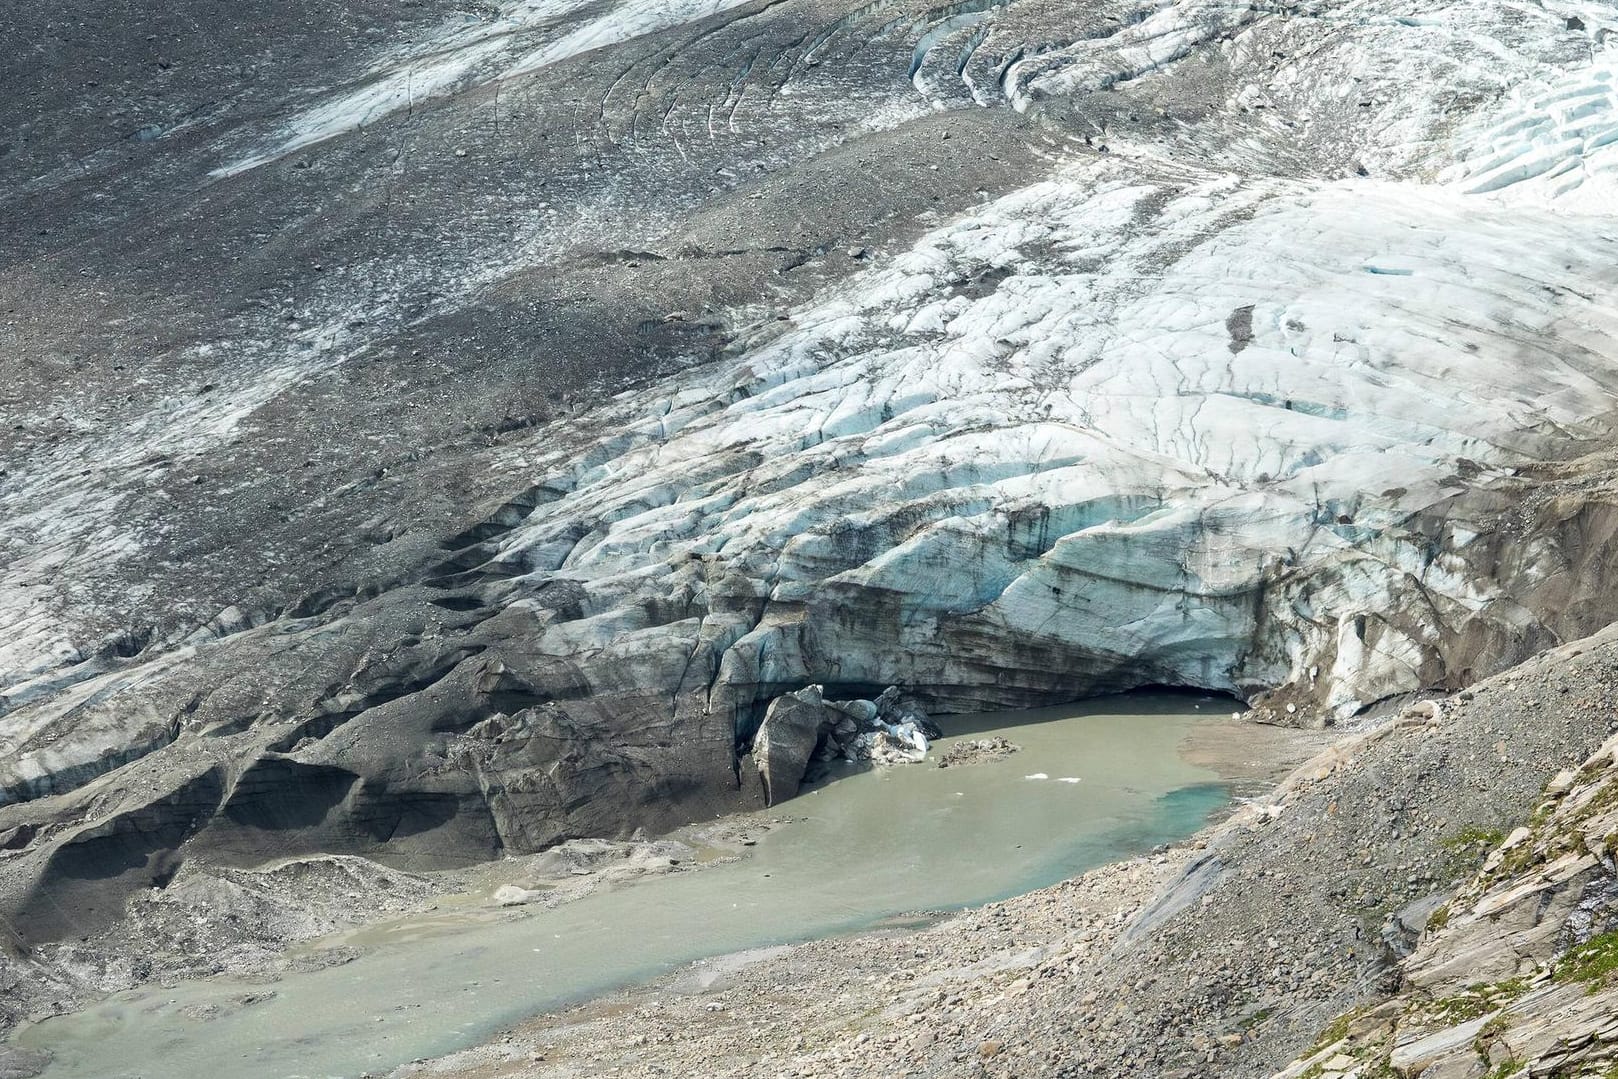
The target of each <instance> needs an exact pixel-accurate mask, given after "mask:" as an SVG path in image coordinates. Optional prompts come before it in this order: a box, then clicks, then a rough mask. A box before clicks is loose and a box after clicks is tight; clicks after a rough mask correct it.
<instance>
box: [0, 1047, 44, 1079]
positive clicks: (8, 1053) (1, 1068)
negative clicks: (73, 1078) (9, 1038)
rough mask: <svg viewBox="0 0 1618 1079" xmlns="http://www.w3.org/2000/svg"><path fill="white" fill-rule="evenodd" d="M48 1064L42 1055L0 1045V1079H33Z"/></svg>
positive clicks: (29, 1050) (32, 1051)
mask: <svg viewBox="0 0 1618 1079" xmlns="http://www.w3.org/2000/svg"><path fill="white" fill-rule="evenodd" d="M49 1063H50V1057H48V1056H46V1055H45V1054H44V1053H40V1052H36V1051H35V1050H32V1049H18V1048H16V1047H14V1046H9V1045H0V1079H33V1077H34V1076H36V1075H39V1074H40V1073H41V1072H43V1071H44V1070H45V1066H46V1065H47V1064H49Z"/></svg>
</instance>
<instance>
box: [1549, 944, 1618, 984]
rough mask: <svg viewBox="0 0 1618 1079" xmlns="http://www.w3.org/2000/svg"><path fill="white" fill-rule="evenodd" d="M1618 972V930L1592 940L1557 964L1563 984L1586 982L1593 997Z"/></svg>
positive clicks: (1557, 972) (1555, 973) (1559, 978)
mask: <svg viewBox="0 0 1618 1079" xmlns="http://www.w3.org/2000/svg"><path fill="white" fill-rule="evenodd" d="M1614 972H1618V929H1614V930H1611V931H1609V932H1606V933H1602V934H1601V935H1600V936H1596V937H1591V938H1590V939H1589V940H1587V941H1585V942H1584V943H1583V944H1580V945H1579V946H1578V947H1577V948H1571V949H1569V950H1568V953H1567V954H1566V955H1564V956H1562V958H1560V959H1558V960H1557V961H1556V967H1555V969H1554V971H1553V977H1555V979H1556V980H1557V981H1559V982H1586V983H1588V984H1589V986H1590V991H1591V992H1592V993H1593V992H1595V991H1596V989H1597V988H1599V987H1600V986H1601V985H1603V984H1604V983H1606V981H1607V980H1608V979H1609V978H1611V977H1612V976H1613V974H1614Z"/></svg>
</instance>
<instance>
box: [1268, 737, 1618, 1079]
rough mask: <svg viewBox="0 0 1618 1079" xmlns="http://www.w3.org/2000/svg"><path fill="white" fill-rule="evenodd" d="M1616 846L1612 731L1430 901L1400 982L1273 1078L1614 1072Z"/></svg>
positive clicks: (1617, 796)
mask: <svg viewBox="0 0 1618 1079" xmlns="http://www.w3.org/2000/svg"><path fill="white" fill-rule="evenodd" d="M1496 838H1497V839H1498V836H1496ZM1615 854H1618V737H1615V738H1612V739H1609V740H1608V741H1607V742H1606V743H1604V744H1603V745H1602V746H1601V747H1600V748H1599V749H1597V750H1596V751H1595V753H1593V754H1591V755H1590V757H1589V758H1588V759H1586V760H1585V761H1584V762H1583V763H1582V764H1581V765H1580V766H1579V767H1578V768H1577V769H1564V770H1562V771H1560V772H1558V773H1557V774H1556V775H1555V776H1554V777H1552V779H1551V781H1550V782H1549V783H1548V784H1547V785H1546V787H1545V790H1544V795H1543V798H1542V800H1541V801H1540V802H1539V804H1538V805H1537V806H1536V807H1535V809H1534V812H1533V815H1532V816H1531V817H1530V818H1529V822H1528V823H1527V824H1525V825H1519V826H1517V827H1516V828H1514V829H1513V830H1512V831H1511V833H1510V834H1509V835H1507V836H1506V837H1505V838H1504V840H1500V841H1498V843H1497V845H1496V846H1495V847H1494V849H1493V850H1492V851H1491V852H1490V853H1489V854H1488V856H1487V857H1486V858H1485V860H1484V862H1483V865H1482V867H1481V868H1480V869H1479V870H1478V871H1477V873H1476V874H1475V875H1474V876H1473V877H1471V879H1469V880H1466V881H1463V882H1462V883H1461V884H1460V886H1459V887H1458V888H1456V889H1455V891H1454V893H1453V894H1452V895H1450V896H1448V897H1447V901H1446V902H1445V903H1444V904H1443V905H1441V906H1438V907H1436V908H1435V909H1433V910H1432V912H1431V914H1430V915H1429V916H1428V918H1427V921H1426V931H1425V933H1424V935H1423V936H1422V938H1421V940H1420V942H1419V944H1418V946H1417V947H1416V949H1415V950H1414V952H1412V953H1411V954H1409V955H1408V956H1407V957H1405V958H1404V960H1403V961H1402V963H1401V964H1400V967H1399V971H1398V973H1399V978H1400V991H1399V992H1398V993H1397V994H1396V995H1395V996H1393V997H1392V998H1391V999H1390V1000H1388V1001H1385V1002H1383V1003H1381V1004H1379V1005H1377V1006H1376V1007H1375V1008H1374V1009H1369V1010H1366V1011H1363V1012H1361V1013H1348V1014H1347V1015H1345V1016H1344V1017H1343V1018H1342V1019H1340V1020H1339V1021H1338V1022H1337V1023H1334V1024H1333V1025H1332V1026H1331V1027H1330V1028H1328V1033H1327V1034H1326V1035H1323V1036H1322V1038H1321V1041H1322V1042H1324V1043H1326V1044H1324V1045H1321V1046H1320V1047H1319V1048H1317V1050H1316V1051H1315V1052H1313V1053H1312V1054H1310V1055H1308V1056H1305V1057H1301V1058H1299V1059H1298V1060H1296V1061H1294V1062H1293V1063H1292V1064H1291V1065H1290V1066H1289V1067H1288V1068H1287V1069H1286V1070H1284V1071H1282V1072H1280V1073H1278V1077H1277V1079H1302V1077H1305V1076H1309V1077H1311V1079H1313V1077H1314V1076H1325V1075H1333V1074H1336V1075H1338V1076H1341V1077H1342V1079H1352V1077H1363V1079H1371V1077H1373V1076H1380V1075H1384V1074H1387V1073H1388V1071H1390V1070H1391V1072H1392V1073H1393V1074H1395V1075H1398V1076H1416V1075H1423V1076H1428V1077H1443V1079H1481V1077H1483V1076H1489V1077H1490V1079H1505V1077H1506V1076H1524V1077H1539V1076H1607V1075H1611V1074H1612V1073H1613V1072H1614V1071H1618V864H1615V862H1614V856H1615Z"/></svg>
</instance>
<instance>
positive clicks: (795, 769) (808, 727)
mask: <svg viewBox="0 0 1618 1079" xmlns="http://www.w3.org/2000/svg"><path fill="white" fill-rule="evenodd" d="M840 718H841V716H840V715H839V714H838V712H837V711H836V710H835V709H833V708H831V707H830V706H828V705H827V704H826V702H825V700H824V699H823V698H822V697H821V695H820V687H819V686H809V687H808V688H806V689H800V690H798V691H797V692H796V693H788V694H785V695H784V696H780V697H777V698H775V700H773V701H771V702H770V707H769V711H767V712H765V713H764V722H763V723H762V724H761V725H760V726H759V729H758V734H757V735H755V736H754V738H753V761H754V763H755V764H756V765H757V766H758V774H759V778H761V779H762V780H763V781H764V799H765V801H766V802H767V803H768V804H769V805H775V804H776V803H778V802H784V801H785V800H787V799H788V798H791V797H792V796H794V795H795V794H797V793H798V787H799V786H800V785H801V784H802V783H803V776H804V772H806V771H807V770H808V768H809V761H810V759H811V758H812V757H813V756H814V753H815V747H816V746H817V745H818V744H819V743H820V740H821V736H822V735H823V734H824V733H825V732H826V731H828V730H830V729H831V728H832V727H833V726H835V725H836V723H837V721H838V720H839V719H840Z"/></svg>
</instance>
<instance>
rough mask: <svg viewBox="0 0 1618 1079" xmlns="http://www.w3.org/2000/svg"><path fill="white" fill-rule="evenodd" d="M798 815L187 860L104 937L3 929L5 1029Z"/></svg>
mask: <svg viewBox="0 0 1618 1079" xmlns="http://www.w3.org/2000/svg"><path fill="white" fill-rule="evenodd" d="M789 820H790V818H787V817H780V816H769V817H765V816H758V815H740V816H734V817H727V818H725V819H722V820H719V821H712V822H707V823H704V824H700V825H692V826H689V827H686V828H682V829H680V830H679V831H677V832H676V833H674V834H673V835H671V836H668V837H665V838H662V839H657V840H645V839H638V838H637V839H632V840H627V841H619V840H605V839H590V840H574V841H570V842H566V843H562V844H559V845H557V846H555V847H552V848H551V849H549V850H547V851H544V852H542V853H540V854H535V855H528V856H521V857H512V858H506V859H502V860H500V861H497V862H491V863H486V864H480V865H476V866H473V867H470V868H465V869H450V870H440V871H436V872H432V873H425V874H419V873H404V872H400V871H398V870H395V869H390V868H388V867H386V866H383V865H380V864H378V863H376V862H373V861H371V860H369V859H365V858H357V857H352V856H328V855H322V856H315V857H307V858H292V859H286V860H282V861H279V862H276V863H272V864H271V865H268V866H264V867H262V868H259V869H242V868H236V867H230V866H221V865H210V864H206V863H204V862H202V861H200V860H193V861H189V862H187V863H185V864H184V865H183V866H181V867H179V869H178V870H177V872H176V873H175V875H174V876H173V878H172V879H170V880H169V881H168V882H166V884H165V885H164V887H162V888H152V889H149V890H146V891H143V892H139V893H136V894H134V895H132V896H130V897H129V898H128V899H127V900H126V901H125V904H124V908H123V910H122V913H121V916H120V917H119V918H117V919H115V920H113V921H111V922H110V924H108V925H106V926H105V927H104V928H102V929H100V930H99V931H97V932H94V933H90V934H86V935H84V936H83V937H76V938H73V939H70V940H65V941H57V942H48V943H44V944H40V945H36V946H34V947H33V948H32V949H30V950H28V951H27V952H26V953H25V952H23V951H22V950H20V949H19V948H18V947H17V946H16V942H14V941H8V940H7V939H6V938H4V937H0V1026H4V1027H8V1028H9V1027H10V1026H12V1025H14V1024H15V1023H16V1022H17V1021H18V1020H20V1019H23V1018H39V1017H41V1016H45V1015H51V1014H56V1013H59V1012H66V1011H72V1010H74V1009H75V1008H77V1007H78V1006H80V1005H82V1004H83V1003H84V1002H86V1001H88V1000H91V999H95V998H98V997H101V996H104V995H105V994H107V993H112V992H117V991H119V990H123V989H130V988H134V987H137V986H140V985H144V984H147V983H149V982H153V981H176V980H181V979H190V978H200V977H207V976H210V975H214V974H230V975H234V976H238V977H256V978H273V977H274V976H276V975H277V974H278V973H280V972H282V971H287V970H311V969H318V968H320V967H322V966H329V965H340V964H342V963H346V962H348V961H349V960H350V959H351V958H353V956H354V955H355V954H356V953H355V952H354V950H353V949H352V948H349V947H347V946H346V945H343V944H331V943H329V942H327V943H321V938H325V937H331V936H332V935H333V934H340V933H341V932H342V931H344V930H348V929H353V928H356V927H359V926H364V925H368V924H372V923H375V922H378V921H384V920H389V919H396V918H402V917H409V916H415V915H421V914H426V913H430V912H432V911H434V910H436V909H438V908H439V907H440V905H441V904H443V903H445V901H446V900H452V901H453V903H454V905H455V906H456V907H457V908H460V909H465V907H466V906H467V904H468V903H469V902H470V903H472V904H483V905H487V906H490V907H493V908H507V907H521V906H535V905H537V906H544V907H555V906H558V905H561V904H563V903H569V902H572V901H574V900H576V899H579V898H582V897H583V896H586V895H589V894H591V893H592V892H594V891H595V890H596V889H598V888H601V887H610V886H615V885H622V884H627V883H630V882H632V881H635V880H638V879H642V878H645V877H647V876H656V875H661V874H666V873H677V872H684V871H688V870H693V869H699V868H701V867H702V866H704V865H709V864H716V863H718V862H722V861H729V860H732V859H735V858H736V857H738V856H740V854H741V853H742V852H743V851H744V850H745V848H747V847H749V846H751V845H753V844H754V843H755V842H756V841H757V839H758V837H760V836H761V835H764V834H765V833H767V832H769V831H770V830H771V829H773V828H775V827H777V826H778V825H780V824H783V823H786V822H788V821H789ZM293 945H302V946H303V947H301V948H293V947H292V946H293ZM0 1059H3V1058H0Z"/></svg>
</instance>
